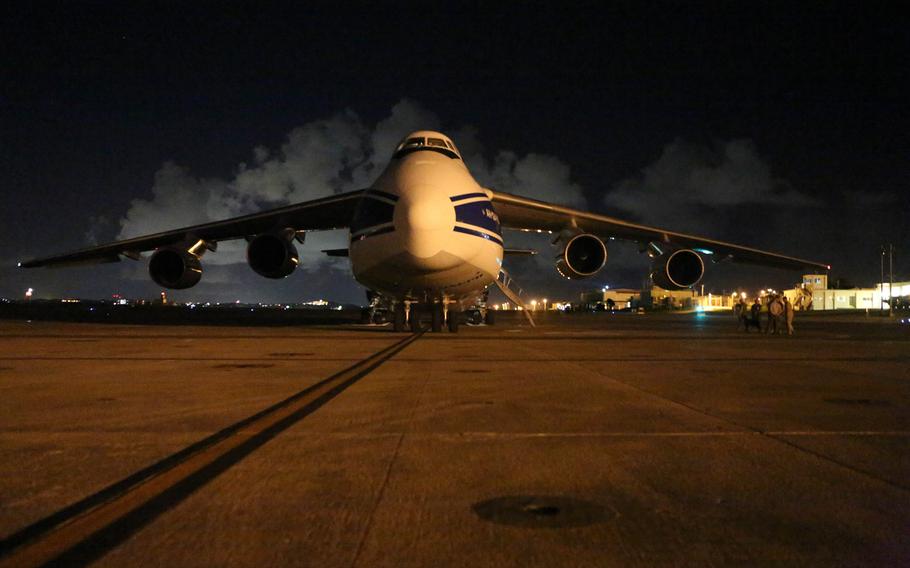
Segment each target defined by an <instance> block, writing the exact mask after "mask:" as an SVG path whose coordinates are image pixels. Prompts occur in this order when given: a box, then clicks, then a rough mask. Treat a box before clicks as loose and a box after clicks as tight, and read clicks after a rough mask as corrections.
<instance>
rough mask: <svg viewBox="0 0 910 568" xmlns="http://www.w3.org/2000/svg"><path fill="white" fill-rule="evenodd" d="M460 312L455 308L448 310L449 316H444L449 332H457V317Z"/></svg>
mask: <svg viewBox="0 0 910 568" xmlns="http://www.w3.org/2000/svg"><path fill="white" fill-rule="evenodd" d="M459 316H460V314H459V313H458V312H456V311H455V310H449V317H448V318H446V326H447V327H448V328H449V333H458V317H459Z"/></svg>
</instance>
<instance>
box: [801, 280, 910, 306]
mask: <svg viewBox="0 0 910 568" xmlns="http://www.w3.org/2000/svg"><path fill="white" fill-rule="evenodd" d="M901 296H910V282H895V283H894V286H893V291H892V287H891V286H890V285H889V284H888V282H881V283H879V284H877V285H876V286H875V287H874V288H853V289H849V290H825V289H815V290H813V291H812V309H813V310H877V309H880V308H882V306H883V305H884V307H887V306H888V300H889V298H892V297H893V298H899V297H901ZM883 298H884V302H882V299H883Z"/></svg>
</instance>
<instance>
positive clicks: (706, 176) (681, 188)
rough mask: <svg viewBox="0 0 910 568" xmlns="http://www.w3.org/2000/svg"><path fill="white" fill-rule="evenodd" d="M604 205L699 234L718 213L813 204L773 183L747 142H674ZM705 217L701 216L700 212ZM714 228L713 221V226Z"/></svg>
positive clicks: (620, 185)
mask: <svg viewBox="0 0 910 568" xmlns="http://www.w3.org/2000/svg"><path fill="white" fill-rule="evenodd" d="M605 203H606V204H607V205H608V206H609V207H612V208H620V209H623V210H625V211H627V212H630V213H632V214H634V215H636V216H637V217H638V218H639V219H640V220H642V221H643V222H647V223H653V224H659V225H667V226H668V227H667V228H670V229H674V228H680V229H682V230H704V229H705V228H708V227H710V226H712V218H714V219H716V218H717V217H722V216H723V215H722V213H723V210H725V209H730V208H740V207H748V206H754V205H774V206H775V207H811V206H817V205H818V203H817V202H816V201H815V200H814V199H812V198H810V197H809V196H807V195H805V194H803V193H800V192H798V191H796V190H795V189H793V188H792V187H791V186H790V184H789V183H787V182H786V181H785V180H782V179H778V178H775V177H774V176H773V175H772V173H771V169H770V167H769V166H768V165H767V164H766V163H765V161H764V160H762V158H761V157H760V156H759V154H758V152H757V151H756V148H755V145H754V144H753V143H752V142H751V141H750V140H744V139H739V140H731V141H729V142H723V143H719V144H717V145H715V147H713V148H708V147H705V146H698V145H694V144H690V143H687V142H685V141H683V140H675V141H673V142H671V143H670V144H668V145H667V146H666V147H664V150H663V152H662V153H661V155H660V157H659V158H658V159H657V161H655V162H654V163H653V164H650V165H648V166H646V167H645V168H643V169H642V170H641V172H640V173H639V174H638V175H636V176H633V177H630V178H628V179H625V180H623V181H621V182H620V183H618V184H617V185H616V186H615V187H614V189H613V190H612V191H611V192H610V193H609V194H608V195H607V196H606V198H605ZM706 211H707V212H708V213H710V214H708V215H705V214H704V213H705V212H706ZM713 224H714V225H716V221H713Z"/></svg>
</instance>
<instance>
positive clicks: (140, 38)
mask: <svg viewBox="0 0 910 568" xmlns="http://www.w3.org/2000/svg"><path fill="white" fill-rule="evenodd" d="M123 4H124V6H121V5H120V4H115V3H63V4H62V5H63V7H61V6H60V5H47V6H40V7H35V8H31V7H24V8H23V7H12V6H4V7H3V8H2V9H0V53H2V73H0V144H2V146H0V148H2V151H0V197H2V201H0V296H4V297H15V298H20V297H22V294H23V292H24V290H25V288H26V287H34V288H35V290H36V296H38V297H84V298H105V297H109V296H110V295H111V294H113V293H122V294H126V295H128V296H131V297H149V298H150V297H154V296H156V295H157V293H158V291H159V288H158V287H157V285H155V284H154V283H152V282H151V280H150V279H149V278H148V276H147V274H146V264H145V263H144V262H143V263H133V262H129V261H125V262H122V263H118V264H113V265H101V266H96V267H90V268H78V269H54V270H51V269H38V270H30V271H24V270H17V269H16V268H15V265H16V262H17V261H18V260H22V259H25V258H29V257H34V256H46V255H50V254H55V253H60V252H66V251H69V250H73V249H78V248H83V247H85V246H89V245H90V244H94V243H101V242H106V241H110V240H114V239H116V238H121V237H126V236H134V235H137V234H141V233H142V232H150V231H154V230H161V229H167V228H175V227H178V226H182V225H185V224H191V223H198V222H205V221H208V220H215V219H220V218H224V217H228V216H232V215H238V214H243V213H248V212H251V211H255V210H258V209H260V208H266V207H271V206H275V205H279V204H284V203H287V202H294V201H301V200H305V199H311V198H315V197H319V196H322V195H326V194H328V193H331V192H333V191H347V190H352V189H360V188H362V187H366V186H367V185H369V183H370V181H372V178H373V177H375V175H377V174H378V169H379V168H381V167H382V165H383V164H384V162H385V160H386V158H387V157H388V155H389V153H390V152H391V150H392V146H393V145H394V144H395V143H396V142H397V139H398V138H400V137H401V136H403V135H404V134H406V133H407V132H408V131H410V130H414V129H418V128H432V129H441V130H442V131H444V132H446V133H447V134H449V135H450V136H452V137H453V138H454V139H455V142H456V144H458V145H460V146H461V148H462V151H463V152H464V153H465V154H466V156H467V162H468V165H469V167H470V168H471V170H472V172H473V173H474V174H475V177H477V178H478V180H479V181H481V182H482V183H484V184H486V185H488V186H491V187H494V188H497V189H500V190H503V191H509V192H513V193H519V194H524V195H528V196H530V197H537V198H541V199H546V200H550V201H554V202H560V203H565V204H568V205H572V206H578V207H583V208H586V209H590V210H595V211H599V212H603V213H606V214H610V215H614V216H619V217H623V218H630V219H633V220H637V221H640V222H645V223H650V224H655V225H658V226H664V227H666V228H669V229H674V230H681V231H691V232H695V233H696V234H702V235H705V236H709V237H714V238H719V239H723V240H729V241H733V242H737V243H741V244H746V245H751V246H756V247H759V248H767V249H770V250H774V251H778V252H782V253H784V254H789V255H793V256H797V257H802V258H807V259H811V260H818V261H822V262H828V263H830V264H832V265H833V267H834V268H833V270H832V273H831V276H832V278H843V279H845V280H846V281H848V282H849V283H851V284H855V285H862V286H869V285H871V284H873V283H874V282H877V281H878V277H879V246H880V245H881V244H882V243H887V242H891V243H894V244H895V246H896V247H897V248H896V256H895V273H896V274H895V275H896V277H898V278H899V279H910V230H908V222H907V219H908V216H910V215H908V214H910V191H908V180H910V134H908V132H910V120H908V118H910V117H908V101H910V92H908V87H907V85H908V84H910V77H908V69H910V60H908V59H910V58H908V55H910V45H908V41H910V40H908V34H907V29H908V22H907V20H906V18H903V17H898V16H897V14H896V13H892V10H894V11H897V10H898V5H897V4H892V5H890V6H889V5H887V4H877V3H872V4H866V3H862V4H860V3H844V4H839V3H825V5H824V6H823V7H817V8H814V9H812V10H811V11H807V8H805V7H797V8H794V7H793V6H792V5H791V4H792V3H775V2H772V3H761V5H760V6H759V7H758V8H756V9H747V8H745V7H744V6H745V5H743V6H739V7H737V6H734V5H732V4H729V3H716V4H715V5H714V9H706V8H704V7H702V8H693V7H692V6H689V5H685V4H681V3H656V4H654V5H651V6H649V7H640V6H638V3H621V4H614V5H613V6H612V7H604V6H601V5H600V3H590V4H585V3H575V4H574V7H573V8H571V9H566V8H562V9H557V8H550V7H543V6H535V5H533V4H516V5H513V6H511V7H490V6H488V5H485V4H476V5H471V4H463V3H444V2H420V3H414V4H404V3H390V4H388V5H386V7H380V8H377V7H376V6H375V5H372V4H363V5H358V4H353V3H352V4H349V5H347V6H345V7H344V8H343V9H338V8H333V9H329V8H328V7H327V6H328V4H326V5H325V7H322V8H320V7H318V6H319V5H318V4H309V3H301V4H296V5H295V4H291V5H285V6H277V5H270V7H266V6H263V5H261V4H259V3H250V4H248V5H245V6H244V7H237V6H238V5H236V4H235V5H233V6H234V7H225V6H224V5H222V3H192V5H190V3H173V4H164V5H162V6H158V7H156V8H154V9H148V10H139V9H136V8H132V7H128V6H125V5H126V4H128V3H123ZM184 4H186V5H184ZM289 6H294V8H293V9H292V8H290V7H289ZM299 6H306V8H305V9H302V8H300V7H299ZM510 236H511V235H508V234H507V235H506V237H507V244H512V245H513V246H516V245H517V246H526V245H533V246H535V248H539V249H540V250H542V251H543V253H542V254H541V255H540V256H539V257H538V258H536V259H523V260H517V261H515V262H512V263H511V266H512V271H513V272H514V273H515V274H516V276H517V277H518V278H519V279H520V281H521V283H522V284H523V286H524V288H525V289H526V290H528V292H529V293H530V294H534V295H539V296H549V297H555V296H563V297H567V298H574V297H576V294H577V292H578V291H579V290H583V289H588V288H593V287H599V286H602V285H604V284H609V285H612V286H614V287H616V286H630V287H638V286H639V285H640V284H641V280H642V277H643V276H644V274H645V273H646V272H647V266H648V263H647V260H646V259H645V258H644V257H643V256H641V255H639V254H638V252H637V249H636V247H635V246H634V245H632V244H628V245H622V244H619V243H613V244H612V246H611V247H610V257H611V258H610V260H609V261H608V264H607V266H606V268H605V269H604V270H603V271H602V272H601V273H600V274H599V275H597V276H596V277H594V278H592V279H590V280H588V281H585V282H580V283H577V282H571V283H570V282H565V281H562V280H561V279H560V277H559V276H558V275H557V274H556V272H555V270H554V269H553V266H552V264H553V263H552V251H551V250H550V249H549V245H548V242H547V240H546V239H540V238H536V237H535V238H536V240H529V238H530V237H527V236H525V237H522V238H520V239H513V240H511V241H510V240H509V237H510ZM310 241H311V242H308V244H307V246H306V247H305V250H304V251H302V258H303V259H304V260H305V266H304V267H303V270H298V271H297V273H295V274H293V275H292V276H291V277H289V278H288V279H286V280H284V281H280V282H275V281H271V280H266V279H263V278H261V277H258V276H256V275H255V274H254V273H253V272H252V271H251V270H250V269H249V268H248V267H247V266H246V265H244V264H242V263H240V261H241V260H242V249H241V248H239V247H233V248H232V247H229V246H226V247H223V248H224V251H223V252H222V251H219V253H217V254H215V255H212V256H208V255H207V256H206V257H205V258H204V259H203V261H204V264H203V265H204V268H205V269H206V272H205V274H204V276H203V281H202V283H201V284H200V285H198V286H197V287H195V288H192V289H190V290H186V291H183V292H180V293H174V294H172V297H174V298H177V299H196V300H228V301H229V300H234V299H240V300H243V301H297V300H308V299H313V298H318V297H327V298H330V299H334V300H337V301H344V302H355V303H362V302H363V292H362V290H361V288H360V287H359V285H357V284H356V283H355V282H354V281H353V280H352V279H351V277H350V270H349V269H348V268H347V267H346V264H345V263H344V262H342V263H339V262H338V261H337V259H336V260H332V261H329V260H328V259H325V258H323V257H322V256H321V255H320V253H319V252H318V250H319V248H327V247H328V248H331V247H337V246H345V244H344V235H343V234H329V235H322V236H313V237H312V238H311V239H310ZM206 261H207V262H206ZM510 262H511V261H510ZM507 266H508V265H507ZM799 277H800V275H799V273H792V272H781V271H777V270H771V269H767V270H759V269H754V268H745V269H744V268H742V267H738V266H736V265H729V266H720V267H716V268H714V269H713V270H710V271H709V273H708V274H707V276H706V279H705V281H704V282H705V286H706V289H707V290H714V291H715V292H720V291H721V290H722V289H731V288H732V287H735V286H746V287H747V288H748V289H756V288H758V287H759V286H774V287H785V286H788V285H790V284H792V283H793V282H795V281H797V280H799Z"/></svg>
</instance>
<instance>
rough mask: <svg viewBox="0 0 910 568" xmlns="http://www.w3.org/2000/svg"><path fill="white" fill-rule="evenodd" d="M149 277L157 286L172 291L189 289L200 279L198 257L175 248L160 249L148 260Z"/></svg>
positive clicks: (200, 269) (200, 266) (200, 272)
mask: <svg viewBox="0 0 910 568" xmlns="http://www.w3.org/2000/svg"><path fill="white" fill-rule="evenodd" d="M149 276H151V277H152V280H154V281H155V282H156V283H157V284H158V285H159V286H164V287H165V288H171V289H173V290H183V289H186V288H191V287H193V286H195V285H196V284H198V283H199V280H200V279H201V278H202V265H201V264H200V262H199V257H198V256H196V255H195V254H193V253H191V252H190V251H187V250H183V249H180V248H175V247H168V248H161V249H158V250H157V251H155V254H153V255H152V258H151V259H149Z"/></svg>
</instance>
